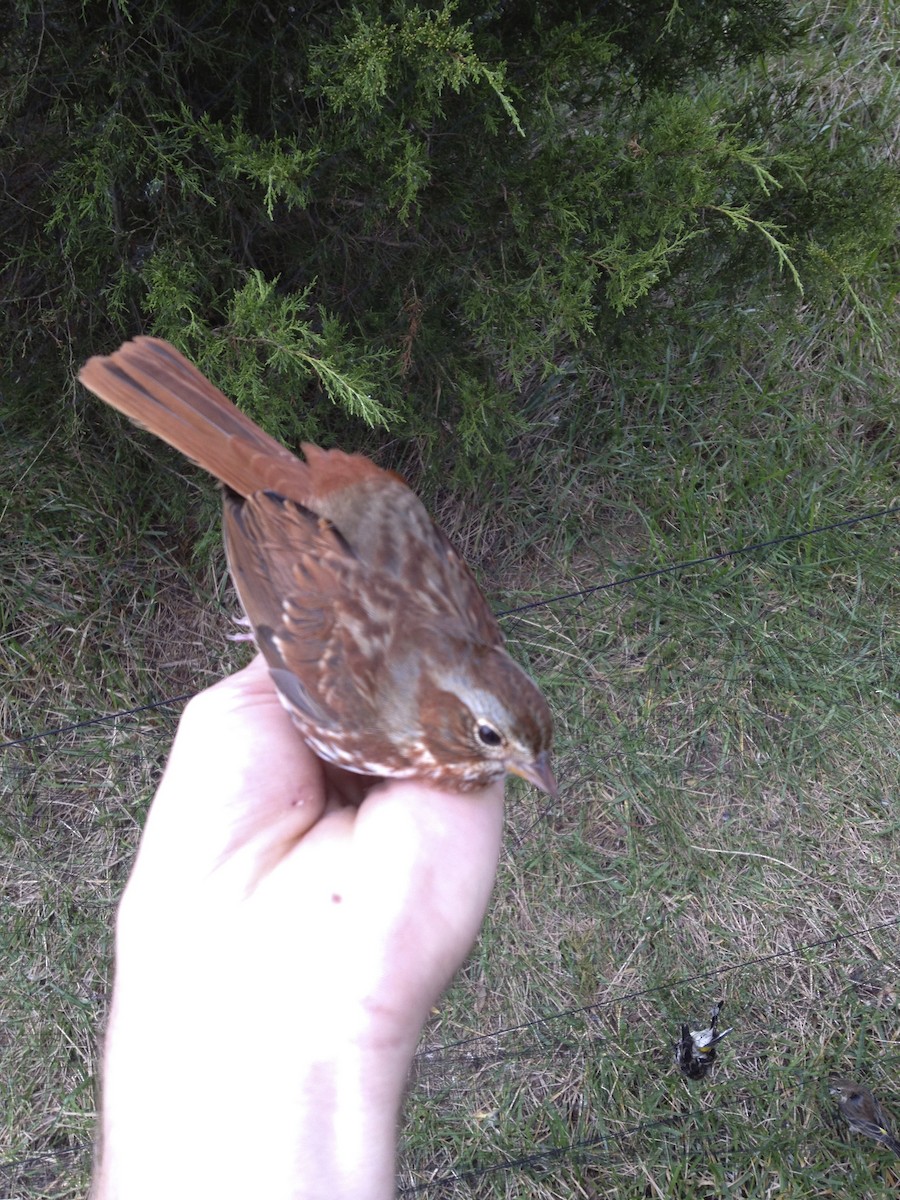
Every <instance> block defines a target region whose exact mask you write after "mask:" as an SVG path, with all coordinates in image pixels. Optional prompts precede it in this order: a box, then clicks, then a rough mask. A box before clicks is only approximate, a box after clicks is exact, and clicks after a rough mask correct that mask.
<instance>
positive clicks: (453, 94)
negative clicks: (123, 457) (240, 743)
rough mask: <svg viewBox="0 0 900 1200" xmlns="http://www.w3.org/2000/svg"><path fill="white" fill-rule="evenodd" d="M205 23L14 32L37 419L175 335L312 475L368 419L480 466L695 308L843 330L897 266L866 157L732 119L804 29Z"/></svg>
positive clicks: (159, 21)
mask: <svg viewBox="0 0 900 1200" xmlns="http://www.w3.org/2000/svg"><path fill="white" fill-rule="evenodd" d="M185 11H186V10H185V9H184V8H183V6H178V5H175V4H173V3H171V0H154V2H153V3H147V4H141V5H137V4H132V3H128V2H126V0H119V2H118V3H112V4H106V3H100V2H99V0H85V3H83V4H82V5H67V4H63V3H59V2H57V3H55V4H54V3H49V4H48V3H46V2H44V3H42V4H37V3H35V2H34V0H18V3H17V4H16V5H15V6H11V10H10V11H9V12H8V13H7V16H6V18H5V20H4V24H5V27H4V28H3V29H2V30H0V41H2V44H3V47H4V49H3V50H2V64H0V69H2V78H0V86H2V97H3V101H2V106H0V110H2V116H0V120H2V154H3V169H4V175H5V180H6V195H5V202H4V212H3V218H2V256H3V266H2V280H3V292H4V295H5V298H6V301H7V302H6V304H5V305H4V308H3V314H4V315H3V322H4V330H3V332H4V337H3V343H4V347H5V350H4V353H5V356H6V360H7V368H8V370H9V371H10V372H11V376H12V378H14V379H18V380H19V381H20V385H19V395H20V397H21V398H22V399H23V400H24V399H25V398H27V395H28V393H29V391H31V392H33V394H34V395H35V396H38V395H40V396H43V397H46V395H47V394H48V393H50V394H52V393H53V392H54V391H57V392H62V391H64V390H65V388H66V386H67V381H68V380H69V379H70V378H71V375H72V372H73V367H75V366H77V364H78V363H79V362H80V361H81V360H83V359H84V358H85V357H86V356H87V355H88V354H90V353H97V352H101V351H105V350H109V349H111V348H113V347H114V346H115V345H116V344H118V342H119V341H120V340H122V339H123V338H125V337H128V336H132V335H134V334H135V333H137V332H141V331H143V332H153V333H155V334H157V335H159V336H162V337H166V338H169V339H170V340H171V341H173V342H174V343H175V344H176V345H178V346H179V347H181V348H182V349H183V350H184V351H185V352H186V353H187V354H188V355H189V356H190V357H191V358H193V359H194V360H195V361H196V362H197V363H198V364H199V366H200V367H201V368H202V369H203V370H204V371H206V372H208V373H209V374H210V375H211V376H212V377H213V378H214V379H215V380H216V381H217V382H218V383H219V385H220V386H221V387H222V388H223V389H224V390H225V391H226V392H228V393H229V394H231V395H233V396H235V397H236V398H237V399H238V400H239V401H240V403H241V404H242V405H243V406H244V407H246V408H247V409H248V410H249V411H251V412H252V413H253V415H254V416H255V417H257V418H258V419H260V420H262V421H263V423H264V424H266V425H267V426H268V427H269V428H270V429H271V430H272V431H273V432H275V433H277V434H279V435H280V436H282V437H284V438H286V439H287V440H289V441H290V442H295V441H296V439H297V438H298V437H299V436H301V435H302V436H307V437H313V438H324V440H325V441H326V442H327V441H329V440H331V439H332V438H333V437H342V438H343V439H344V440H345V441H352V440H353V439H354V437H356V436H357V434H355V433H354V431H352V430H348V429H347V428H346V421H347V419H348V418H349V419H350V420H351V421H353V422H359V423H362V424H363V425H366V424H367V425H369V426H376V427H383V428H385V429H388V430H391V431H393V432H395V433H397V434H399V435H403V436H410V435H415V436H418V437H419V438H421V439H423V440H424V441H426V442H430V443H432V444H434V445H435V446H437V445H438V444H440V445H442V446H444V447H448V448H449V447H452V448H453V451H454V453H455V454H459V452H460V451H463V457H465V456H468V457H469V459H470V460H473V459H474V460H475V461H477V460H479V459H480V458H481V457H482V456H484V455H487V454H496V452H497V450H498V449H500V448H502V447H503V446H504V445H505V443H506V442H507V440H508V438H509V436H510V435H511V434H513V433H514V432H516V431H518V430H521V429H524V428H526V427H527V426H528V424H529V423H530V422H533V421H535V420H536V419H538V418H539V416H540V402H541V400H540V398H541V397H545V396H546V395H547V394H548V391H547V389H546V388H544V389H541V390H537V389H536V385H537V384H539V383H540V382H542V381H544V382H545V381H547V380H548V379H560V378H565V379H567V380H568V381H570V382H576V383H577V382H579V381H581V382H583V381H585V380H586V379H587V378H589V377H590V374H591V372H595V371H596V370H597V368H598V366H601V365H603V364H609V363H610V362H612V361H613V360H614V359H615V357H616V355H617V354H619V353H620V352H627V353H633V350H634V346H635V340H634V339H635V338H636V337H641V338H645V339H650V337H651V332H652V330H653V329H654V328H656V327H658V325H659V323H660V321H664V320H667V319H671V313H672V308H673V306H674V308H675V310H676V311H678V310H679V309H681V308H683V307H684V306H686V305H688V304H690V303H691V302H693V301H695V300H697V299H699V298H701V297H702V298H705V299H706V300H709V299H710V298H711V297H715V302H716V303H717V304H719V305H722V304H728V303H730V302H731V301H732V300H733V299H736V298H742V299H744V300H746V299H747V298H748V297H751V296H753V295H754V294H758V293H759V292H760V291H764V292H765V293H766V294H767V295H771V294H772V293H779V294H780V295H781V296H782V297H783V302H784V303H785V304H786V305H787V306H788V307H790V306H791V305H793V304H795V303H796V302H797V301H798V300H799V299H800V297H801V295H802V292H803V288H804V286H806V287H807V288H812V289H813V291H814V293H815V295H816V297H817V298H818V302H824V303H828V302H830V300H831V298H832V296H833V293H834V291H835V289H838V290H839V291H841V292H843V293H844V294H851V295H852V294H853V289H854V288H855V287H858V286H859V281H860V280H861V279H865V278H866V277H867V274H868V273H871V272H872V271H873V269H874V268H875V264H877V262H878V261H879V259H880V258H882V257H883V256H884V255H885V254H886V252H887V250H886V248H887V247H888V246H890V245H891V244H892V237H893V222H894V217H895V212H896V202H897V195H898V185H897V179H896V176H895V175H894V174H893V173H892V172H891V171H890V170H889V168H888V167H887V166H885V165H884V164H882V163H879V162H878V161H877V160H876V159H875V157H874V156H873V155H872V153H871V150H870V149H869V147H868V144H867V142H866V140H865V139H864V138H863V137H862V136H860V135H859V133H858V132H857V131H854V130H852V129H850V130H846V131H843V132H842V133H841V134H840V135H839V136H838V135H837V134H836V133H835V131H834V130H826V129H823V130H822V133H821V136H820V137H819V138H818V139H817V140H814V141H810V140H809V139H808V137H806V135H805V132H804V136H803V137H798V136H797V134H796V131H795V128H794V125H793V123H792V106H793V105H796V104H799V103H800V98H799V97H797V96H796V95H794V96H791V97H788V98H780V97H777V96H776V97H775V98H773V97H772V95H771V94H770V92H769V91H767V90H766V89H765V88H763V87H761V86H758V87H755V88H750V89H748V90H747V91H746V94H745V97H744V99H743V101H742V103H741V105H740V108H739V109H738V108H737V107H736V105H735V102H734V100H733V98H732V97H733V95H734V92H733V90H732V91H731V92H729V93H728V94H727V97H726V95H725V94H724V93H723V94H722V95H721V96H720V95H718V94H717V92H716V88H715V83H714V80H715V76H716V72H718V71H721V70H723V69H725V68H726V67H728V68H730V67H731V66H732V65H733V64H737V63H741V62H744V61H747V60H750V59H754V58H757V57H758V56H764V55H766V54H767V53H772V52H778V51H782V50H784V49H785V48H786V47H788V46H789V45H790V43H791V39H792V38H795V37H797V36H798V34H799V33H800V32H801V30H800V29H799V27H798V26H797V25H796V24H792V23H791V20H790V19H789V6H788V5H787V4H786V3H785V2H784V0H750V2H746V3H741V4H709V3H705V2H704V0H680V2H679V0H642V2H639V3H637V4H628V3H603V4H588V3H582V4H570V3H566V4H563V3H552V2H546V3H542V2H540V0H532V2H527V0H509V2H502V0H501V2H500V3H495V4H493V5H479V4H475V3H470V2H467V0H443V2H442V3H439V4H435V5H430V6H423V5H420V4H417V3H413V2H411V0H396V2H395V3H392V4H387V3H380V2H378V0H361V2H357V3H350V4H347V5H344V6H340V7H339V6H336V5H331V4H325V3H308V4H296V5H293V4H284V3H280V2H279V0H269V2H268V3H265V4H263V3H260V4H252V5H247V4H246V3H245V2H244V0H226V2H225V3H220V4H211V5H208V6H207V7H206V8H205V9H204V8H202V6H198V7H197V10H196V11H194V12H190V15H189V16H188V17H187V18H185ZM805 128H806V127H805V126H804V130H805ZM667 314H668V315H667ZM647 344H648V345H649V344H650V342H649V341H648V342H647ZM626 346H627V351H626V350H625V349H624V348H625V347H626ZM566 394H567V395H568V396H569V398H570V403H572V404H575V403H578V400H577V396H578V394H579V388H578V387H569V388H568V389H567V390H566ZM529 396H531V397H532V400H531V402H528V401H527V399H526V398H527V397H529ZM535 397H536V399H535ZM329 401H330V403H329ZM448 435H449V436H448Z"/></svg>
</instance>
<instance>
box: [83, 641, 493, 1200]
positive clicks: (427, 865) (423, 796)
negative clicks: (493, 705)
mask: <svg viewBox="0 0 900 1200" xmlns="http://www.w3.org/2000/svg"><path fill="white" fill-rule="evenodd" d="M326 771H327V774H326ZM366 782H367V781H363V780H361V778H360V777H349V776H347V775H346V774H344V773H341V772H336V771H334V770H333V769H332V768H327V769H326V768H323V764H322V763H321V762H320V760H319V759H317V758H316V757H315V756H314V755H313V754H312V752H311V751H310V750H309V749H308V747H307V746H306V744H305V743H304V742H303V741H302V740H301V738H300V737H299V736H298V734H297V732H296V730H295V729H294V727H293V725H292V724H291V721H290V718H289V717H288V716H287V714H286V713H285V712H284V711H283V709H282V708H281V705H280V703H279V701H278V699H277V696H276V693H275V691H274V688H273V687H272V684H271V682H270V680H269V677H268V673H267V671H266V668H265V665H264V664H263V662H262V660H261V659H260V658H257V659H256V660H254V662H253V663H251V665H250V666H249V667H247V668H245V670H243V671H240V672H238V673H237V674H236V675H234V676H232V677H230V678H229V679H226V680H223V681H222V682H221V683H219V684H217V685H215V686H214V687H212V688H210V689H209V690H207V691H205V692H202V693H200V695H198V696H197V697H195V698H194V699H193V700H192V701H191V702H190V703H189V704H188V705H187V707H186V709H185V712H184V715H183V716H182V719H181V723H180V725H179V729H178V734H177V736H176V738H175V742H174V745H173V748H172V753H171V756H170V759H169V763H168V766H167V768H166V771H165V774H164V776H163V780H162V782H161V784H160V787H159V790H158V792H157V795H156V798H155V799H154V802H153V805H152V808H151V810H150V814H149V816H148V819H147V823H146V828H145V830H144V834H143V838H142V841H141V846H140V850H139V853H138V857H137V861H136V863H135V866H134V870H133V872H132V875H131V878H130V880H129V883H128V886H127V888H126V890H125V894H124V896H123V899H122V903H121V907H120V910H119V917H118V924H117V940H116V977H115V988H114V993H113V1003H112V1009H111V1014H110V1021H109V1028H108V1032H107V1039H106V1048H105V1056H104V1063H103V1086H102V1135H101V1149H100V1158H99V1165H98V1169H97V1174H96V1178H95V1184H94V1192H93V1195H94V1197H95V1198H96V1200H143V1198H144V1197H148V1198H149V1197H151V1196H152V1197H154V1200H155V1198H156V1197H158V1196H160V1195H165V1196H166V1197H167V1198H168V1200H181V1198H182V1197H184V1198H187V1197H190V1198H191V1200H197V1198H198V1197H205V1196H215V1197H216V1200H229V1198H230V1197H232V1196H233V1197H238V1196H240V1197H241V1198H242V1200H243V1198H245V1197H247V1196H253V1197H259V1198H261V1200H281V1198H282V1197H290V1198H291V1200H310V1198H312V1197H328V1198H329V1200H341V1198H343V1197H348V1198H349V1197H353V1200H368V1198H372V1200H375V1198H378V1200H381V1198H383V1197H388V1196H390V1195H392V1194H393V1189H394V1144H395V1135H396V1121H397V1114H398V1111H399V1107H400V1102H401V1098H402V1093H403V1087H404V1083H405V1080H406V1074H407V1070H408V1067H409V1063H410V1060H411V1058H412V1055H413V1053H414V1049H415V1045H416V1042H417V1039H418V1036H419V1033H420V1031H421V1026H422V1024H423V1022H424V1020H425V1019H426V1017H427V1015H428V1012H429V1009H430V1007H431V1005H432V1004H433V1003H434V1001H435V1000H436V998H437V997H438V995H439V994H440V992H441V991H442V989H443V988H444V987H445V986H446V985H447V983H448V982H449V980H450V979H451V977H452V975H453V973H454V972H455V971H456V970H457V969H458V967H459V966H460V964H461V963H462V961H463V959H464V957H465V955H466V954H467V953H468V951H469V949H470V947H471V945H472V942H473V941H474V939H475V937H476V935H477V932H478V929H479V926H480V924H481V921H482V918H483V916H484V911H485V908H486V906H487V902H488V898H489V895H490V890H491V886H492V883H493V877H494V871H495V868H496V862H497V856H498V853H499V845H500V835H501V827H502V787H501V786H500V785H495V786H493V787H491V788H489V789H487V790H486V791H485V792H482V793H470V794H467V795H459V794H453V793H448V792H442V791H438V790H436V789H434V788H430V787H425V786H423V785H421V784H419V783H416V782H405V781H403V782H400V781H386V782H380V781H376V782H375V785H374V786H372V787H371V790H370V791H369V794H368V795H367V796H366V798H365V800H364V802H363V803H362V804H361V805H359V806H355V805H349V804H347V803H346V799H345V797H346V794H347V792H348V790H350V791H352V790H354V789H359V788H360V787H361V786H363V784H364V783H366Z"/></svg>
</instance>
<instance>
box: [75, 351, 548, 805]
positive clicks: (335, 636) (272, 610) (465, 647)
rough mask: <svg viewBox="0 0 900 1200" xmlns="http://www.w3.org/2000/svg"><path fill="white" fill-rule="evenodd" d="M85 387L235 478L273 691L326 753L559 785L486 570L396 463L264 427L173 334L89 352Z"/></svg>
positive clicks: (239, 582)
mask: <svg viewBox="0 0 900 1200" xmlns="http://www.w3.org/2000/svg"><path fill="white" fill-rule="evenodd" d="M78 378H79V380H80V381H81V383H82V384H84V386H85V387H86V388H88V389H89V390H90V391H91V392H93V393H95V394H96V395H97V396H98V397H99V398H100V399H101V400H104V401H105V402H106V403H107V404H109V405H111V406H112V407H113V408H116V409H118V410H119V411H121V412H123V413H125V414H126V416H128V417H130V418H131V420H132V421H133V422H135V423H136V424H137V425H139V426H141V427H143V428H145V429H147V430H149V431H150V432H151V433H154V434H155V435H156V436H157V437H159V438H161V439H162V440H163V441H165V442H168V443H169V445H171V446H174V447H175V449H176V450H179V451H181V453H182V454H184V455H185V456H186V457H187V458H188V459H190V460H191V461H192V462H194V463H196V464H197V465H198V466H200V467H202V468H203V469H204V470H206V471H208V472H209V473H210V474H212V475H213V476H215V477H216V478H217V479H218V480H219V481H220V482H221V484H222V485H223V530H224V541H225V550H226V556H227V559H228V565H229V569H230V573H231V578H232V580H233V582H234V586H235V589H236V591H237V594H238V598H239V600H240V602H241V605H242V607H243V609H244V612H245V614H246V618H247V621H248V623H249V626H250V628H251V630H252V634H253V637H254V639H255V641H256V645H257V647H258V648H259V650H260V651H261V652H262V654H263V656H264V658H265V660H266V663H267V665H268V668H269V673H270V675H271V677H272V680H273V682H274V685H275V688H276V691H277V693H278V697H279V699H280V700H281V702H282V704H283V706H284V707H285V708H286V709H287V711H288V712H289V713H290V716H291V718H292V720H293V722H294V724H295V726H296V727H297V729H298V730H299V732H300V734H301V735H302V736H303V738H304V739H305V740H306V742H307V743H308V745H309V746H310V747H311V748H312V750H313V751H314V752H315V753H316V754H317V755H318V756H319V757H320V758H321V759H323V760H324V761H325V762H327V763H334V764H337V765H338V766H340V767H343V768H346V769H349V770H350V771H353V772H357V773H358V774H363V775H370V776H373V775H374V776H385V777H389V778H393V779H417V780H421V781H424V782H427V783H430V784H432V785H434V786H437V787H442V788H446V789H449V790H455V791H460V792H471V791H475V790H478V789H481V788H484V787H486V786H487V785H488V784H491V783H493V782H495V781H498V780H501V779H503V778H505V776H506V774H507V772H511V773H512V774H514V775H518V776H520V777H522V778H523V779H525V780H527V781H528V782H530V783H532V784H534V785H535V786H537V787H538V788H540V789H542V790H543V791H544V792H547V793H548V794H549V795H551V796H553V797H557V796H558V788H557V784H556V780H555V778H554V775H553V769H552V765H551V748H552V738H553V721H552V717H551V714H550V709H549V706H548V704H547V701H546V700H545V698H544V696H543V695H542V693H541V691H540V690H539V688H538V687H537V685H536V684H535V683H534V681H533V680H532V679H531V678H530V677H529V676H528V675H527V674H526V672H525V671H524V670H523V669H522V668H521V667H520V666H518V664H517V663H515V662H514V661H513V659H512V658H511V657H510V655H509V653H508V652H507V650H506V648H505V645H504V640H503V635H502V633H501V630H500V627H499V625H498V622H497V619H496V618H495V616H494V615H493V613H492V612H491V609H490V607H489V605H488V603H487V601H486V600H485V598H484V596H483V594H482V592H481V590H480V588H479V587H478V584H477V582H476V580H475V576H474V575H473V573H472V571H471V570H470V569H469V567H468V566H467V565H466V563H465V561H464V560H463V559H462V557H461V556H460V555H459V554H458V553H457V551H456V550H455V549H454V547H453V545H452V544H451V542H450V540H449V539H448V538H447V537H446V535H445V534H444V533H443V532H442V531H441V530H440V529H439V528H438V526H437V525H435V524H434V522H433V521H432V520H431V518H430V517H429V515H428V513H427V512H426V510H425V507H424V505H423V504H422V502H421V501H420V500H419V499H418V497H417V496H416V495H415V494H414V492H413V491H412V490H411V488H409V487H408V486H407V484H406V483H405V482H404V480H402V479H401V478H400V476H399V475H396V474H394V473H393V472H391V471H386V470H384V469H382V468H381V467H379V466H377V465H376V464H375V463H374V462H372V461H371V459H369V458H366V457H364V456H363V455H360V454H348V453H345V452H344V451H342V450H337V449H332V450H324V449H321V448H320V447H318V446H315V445H312V444H310V443H303V444H301V450H302V453H303V458H302V459H301V458H299V457H298V456H297V455H295V454H293V453H292V452H291V451H290V450H288V449H287V448H286V447H284V446H282V445H281V443H280V442H278V441H276V440H275V439H274V438H273V437H271V436H270V435H269V434H267V433H266V432H264V431H263V430H262V429H260V427H259V426H258V425H256V424H255V423H254V422H253V421H252V420H251V419H250V418H249V417H248V416H246V415H245V414H244V413H243V412H241V410H240V409H239V408H238V407H237V406H236V405H235V404H233V403H232V402H231V401H230V400H229V399H228V398H227V397H226V396H224V395H223V394H222V392H220V391H219V390H218V388H216V387H215V386H214V385H213V384H212V383H211V382H210V381H209V380H208V379H207V378H206V377H205V376H204V375H203V374H202V373H201V372H200V371H199V370H198V369H197V367H195V366H194V365H193V364H192V363H191V362H189V361H188V359H187V358H185V357H184V355H182V354H181V353H180V351H178V350H177V349H176V348H175V347H174V346H172V345H171V344H170V343H168V342H166V341H163V340H161V339H159V338H153V337H136V338H134V339H133V340H132V341H129V342H125V343H124V344H123V345H122V346H121V347H120V348H119V349H118V350H116V351H115V352H114V353H112V354H110V355H97V356H94V357H93V358H90V359H89V360H88V361H87V362H86V363H85V365H84V366H83V367H82V369H81V371H80V372H79V375H78Z"/></svg>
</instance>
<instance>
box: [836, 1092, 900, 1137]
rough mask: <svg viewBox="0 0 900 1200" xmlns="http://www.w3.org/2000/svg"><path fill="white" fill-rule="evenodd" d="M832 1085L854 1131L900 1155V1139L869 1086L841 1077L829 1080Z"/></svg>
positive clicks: (840, 1106)
mask: <svg viewBox="0 0 900 1200" xmlns="http://www.w3.org/2000/svg"><path fill="white" fill-rule="evenodd" d="M828 1087H829V1090H830V1092H831V1094H832V1096H837V1102H838V1108H839V1109H840V1110H841V1116H842V1117H843V1118H844V1120H845V1121H846V1122H847V1124H848V1125H849V1126H850V1128H851V1129H852V1130H853V1132H854V1133H861V1134H863V1136H864V1137H870V1138H874V1140H875V1141H876V1142H880V1143H881V1145H882V1146H887V1148H888V1150H893V1152H894V1153H895V1154H898V1155H900V1141H898V1140H897V1138H896V1137H894V1134H893V1133H892V1132H891V1126H890V1122H889V1121H888V1119H887V1116H886V1114H885V1111H884V1109H883V1108H882V1107H881V1105H880V1104H879V1103H878V1101H877V1100H876V1099H875V1097H874V1096H873V1095H872V1093H871V1092H870V1091H869V1089H868V1088H867V1087H863V1085H862V1084H861V1083H854V1082H853V1080H852V1079H837V1078H832V1079H829V1081H828Z"/></svg>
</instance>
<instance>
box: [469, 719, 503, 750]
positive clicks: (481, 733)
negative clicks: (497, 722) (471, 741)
mask: <svg viewBox="0 0 900 1200" xmlns="http://www.w3.org/2000/svg"><path fill="white" fill-rule="evenodd" d="M475 731H476V733H477V734H478V740H479V741H480V742H483V743H484V745H485V746H499V745H500V744H501V742H502V741H503V738H502V737H501V736H500V734H499V733H498V732H497V730H496V729H495V728H494V727H493V725H488V723H487V721H479V722H478V725H477V726H476V730H475Z"/></svg>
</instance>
